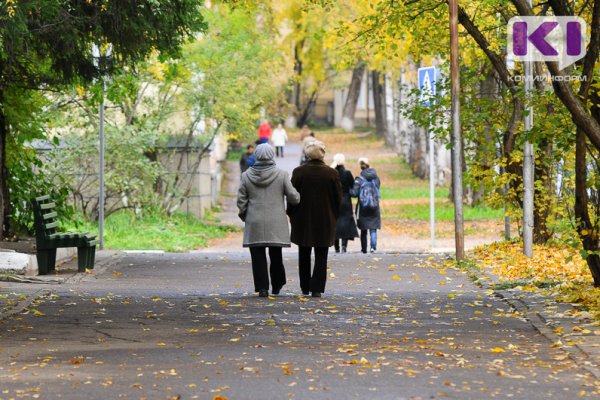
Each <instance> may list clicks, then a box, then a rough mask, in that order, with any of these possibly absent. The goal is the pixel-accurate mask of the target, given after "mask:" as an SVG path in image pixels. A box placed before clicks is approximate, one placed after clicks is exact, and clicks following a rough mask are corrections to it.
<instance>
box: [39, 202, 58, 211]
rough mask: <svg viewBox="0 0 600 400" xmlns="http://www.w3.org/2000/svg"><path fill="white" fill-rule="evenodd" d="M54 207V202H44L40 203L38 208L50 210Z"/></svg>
mask: <svg viewBox="0 0 600 400" xmlns="http://www.w3.org/2000/svg"><path fill="white" fill-rule="evenodd" d="M55 207H56V203H45V204H40V208H41V209H42V210H50V209H51V208H55Z"/></svg>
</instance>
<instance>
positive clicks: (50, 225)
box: [44, 222, 58, 229]
mask: <svg viewBox="0 0 600 400" xmlns="http://www.w3.org/2000/svg"><path fill="white" fill-rule="evenodd" d="M57 226H58V222H51V223H49V224H44V228H46V229H52V228H56V227H57Z"/></svg>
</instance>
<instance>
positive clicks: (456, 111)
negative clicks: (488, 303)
mask: <svg viewBox="0 0 600 400" xmlns="http://www.w3.org/2000/svg"><path fill="white" fill-rule="evenodd" d="M449 4H450V78H451V82H452V84H451V97H452V109H451V114H452V194H453V197H454V241H455V245H456V259H457V260H462V259H463V258H465V233H464V227H463V202H462V198H463V183H462V140H461V131H460V76H459V73H458V0H450V2H449Z"/></svg>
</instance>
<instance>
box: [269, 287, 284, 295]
mask: <svg viewBox="0 0 600 400" xmlns="http://www.w3.org/2000/svg"><path fill="white" fill-rule="evenodd" d="M281 288H282V286H279V287H278V288H273V290H272V291H271V293H273V294H279V292H281Z"/></svg>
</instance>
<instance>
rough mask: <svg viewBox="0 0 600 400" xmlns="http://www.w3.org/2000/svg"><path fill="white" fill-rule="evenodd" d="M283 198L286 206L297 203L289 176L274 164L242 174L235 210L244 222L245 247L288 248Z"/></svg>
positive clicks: (262, 163)
mask: <svg viewBox="0 0 600 400" xmlns="http://www.w3.org/2000/svg"><path fill="white" fill-rule="evenodd" d="M284 196H285V198H286V199H287V202H288V203H289V204H292V205H296V204H298V203H299V202H300V194H299V193H298V192H297V191H296V189H294V187H293V186H292V183H291V182H290V178H289V174H288V173H287V172H285V171H283V170H281V169H279V168H277V167H276V166H275V163H273V162H266V163H264V162H257V163H256V164H255V165H254V166H252V167H251V168H249V169H248V170H247V171H246V172H244V173H243V174H242V180H241V182H240V188H239V190H238V198H237V207H238V209H239V214H238V215H239V216H240V218H241V219H242V221H244V222H245V227H244V247H254V246H272V247H290V228H289V224H288V219H287V215H286V213H285V203H284Z"/></svg>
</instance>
